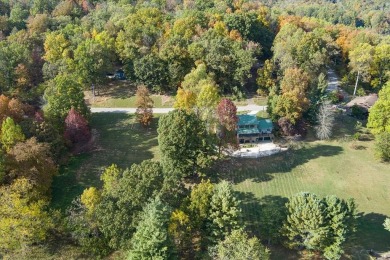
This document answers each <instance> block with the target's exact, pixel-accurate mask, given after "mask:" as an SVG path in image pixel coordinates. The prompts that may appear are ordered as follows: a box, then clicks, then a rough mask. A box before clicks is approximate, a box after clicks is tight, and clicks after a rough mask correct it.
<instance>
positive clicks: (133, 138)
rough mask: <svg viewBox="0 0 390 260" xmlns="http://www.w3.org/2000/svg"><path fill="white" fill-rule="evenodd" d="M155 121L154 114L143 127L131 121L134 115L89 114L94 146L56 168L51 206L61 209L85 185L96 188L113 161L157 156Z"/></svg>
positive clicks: (121, 162)
mask: <svg viewBox="0 0 390 260" xmlns="http://www.w3.org/2000/svg"><path fill="white" fill-rule="evenodd" d="M157 123H158V117H157V116H156V115H155V119H154V120H153V123H152V125H151V127H149V128H148V129H144V128H142V127H140V125H139V124H138V123H135V121H134V115H129V114H124V113H97V114H92V120H91V127H92V129H93V132H94V133H95V135H94V136H95V139H96V141H95V147H94V149H93V150H92V151H91V152H89V153H86V154H82V155H79V156H74V157H73V158H71V160H70V161H69V164H68V165H67V166H64V167H62V168H61V169H60V174H59V176H56V177H55V179H54V183H53V202H52V205H53V206H54V207H56V208H60V209H65V208H66V207H68V206H69V205H70V203H71V201H72V200H73V199H74V198H75V197H76V196H78V195H80V194H81V193H82V192H83V190H84V189H85V188H87V187H90V186H97V187H99V186H100V185H101V181H100V175H101V173H102V172H103V170H104V168H105V167H107V166H110V165H111V164H113V163H115V164H117V165H118V166H119V167H121V168H127V167H130V166H131V165H132V164H133V163H140V162H142V161H143V160H146V159H153V158H154V159H157V158H158V141H157Z"/></svg>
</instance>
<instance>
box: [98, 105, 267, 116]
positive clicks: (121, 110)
mask: <svg viewBox="0 0 390 260" xmlns="http://www.w3.org/2000/svg"><path fill="white" fill-rule="evenodd" d="M266 109H267V106H258V105H247V106H238V107H237V111H239V112H240V111H250V112H251V113H254V112H256V113H257V112H259V111H264V110H266ZM135 110H136V108H134V107H126V108H117V107H108V108H103V107H91V112H92V113H107V112H112V113H128V114H134V113H135ZM172 110H174V108H171V107H170V108H153V113H155V114H167V113H169V112H170V111H172Z"/></svg>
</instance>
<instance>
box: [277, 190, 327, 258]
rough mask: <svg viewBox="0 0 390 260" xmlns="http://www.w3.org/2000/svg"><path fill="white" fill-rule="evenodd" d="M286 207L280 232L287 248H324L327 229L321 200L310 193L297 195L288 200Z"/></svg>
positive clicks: (324, 210) (324, 209)
mask: <svg viewBox="0 0 390 260" xmlns="http://www.w3.org/2000/svg"><path fill="white" fill-rule="evenodd" d="M286 207H287V210H288V215H287V220H286V222H285V224H284V226H283V231H282V232H283V234H284V236H286V237H287V246H288V247H290V248H295V249H308V250H320V249H322V248H324V245H325V240H326V237H327V236H328V234H329V227H328V226H327V222H326V216H325V215H326V208H325V205H324V204H323V203H322V202H321V200H320V199H319V198H317V196H316V195H314V194H311V193H299V194H297V195H294V196H293V197H292V198H290V201H289V202H288V203H287V204H286Z"/></svg>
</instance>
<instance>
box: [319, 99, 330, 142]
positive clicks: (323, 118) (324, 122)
mask: <svg viewBox="0 0 390 260" xmlns="http://www.w3.org/2000/svg"><path fill="white" fill-rule="evenodd" d="M317 122H318V125H317V126H316V128H315V129H316V135H317V137H318V138H319V139H321V140H324V139H329V138H330V137H331V135H332V128H333V122H334V113H333V111H332V110H331V108H330V106H329V105H326V104H323V105H321V106H320V108H319V110H318V113H317Z"/></svg>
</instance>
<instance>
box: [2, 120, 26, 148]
mask: <svg viewBox="0 0 390 260" xmlns="http://www.w3.org/2000/svg"><path fill="white" fill-rule="evenodd" d="M25 139H26V137H25V136H24V134H23V132H22V128H21V127H20V126H19V125H18V124H15V122H14V120H13V119H12V118H10V117H7V118H6V119H5V120H4V121H3V124H2V125H1V135H0V141H1V144H2V145H3V148H4V149H5V150H6V151H7V152H9V151H10V150H11V148H12V147H13V146H14V145H15V144H16V143H17V142H22V141H24V140H25Z"/></svg>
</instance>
